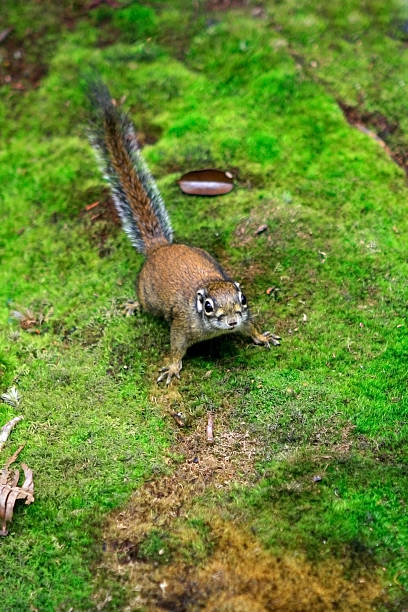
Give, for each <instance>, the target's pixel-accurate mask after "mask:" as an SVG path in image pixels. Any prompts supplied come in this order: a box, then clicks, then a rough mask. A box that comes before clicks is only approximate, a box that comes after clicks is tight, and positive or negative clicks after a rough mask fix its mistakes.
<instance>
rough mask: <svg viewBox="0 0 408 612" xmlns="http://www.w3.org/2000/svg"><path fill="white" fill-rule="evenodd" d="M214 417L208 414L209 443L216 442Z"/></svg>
mask: <svg viewBox="0 0 408 612" xmlns="http://www.w3.org/2000/svg"><path fill="white" fill-rule="evenodd" d="M213 425H214V418H213V415H212V414H211V412H210V414H209V415H208V423H207V442H208V444H213V443H214V432H213Z"/></svg>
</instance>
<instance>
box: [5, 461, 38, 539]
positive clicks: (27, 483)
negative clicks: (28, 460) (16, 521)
mask: <svg viewBox="0 0 408 612" xmlns="http://www.w3.org/2000/svg"><path fill="white" fill-rule="evenodd" d="M21 465H22V468H23V471H24V476H25V478H24V482H23V484H22V486H21V487H19V486H18V481H19V478H20V470H9V469H8V468H3V469H2V471H1V473H0V520H1V522H2V525H1V530H0V535H1V536H6V535H7V534H8V530H7V523H10V522H11V520H12V518H13V512H14V506H15V503H16V501H17V500H18V499H25V503H26V505H28V504H31V503H32V502H33V501H34V495H33V493H34V482H33V472H32V470H30V468H29V467H28V466H27V465H26V464H25V463H22V464H21Z"/></svg>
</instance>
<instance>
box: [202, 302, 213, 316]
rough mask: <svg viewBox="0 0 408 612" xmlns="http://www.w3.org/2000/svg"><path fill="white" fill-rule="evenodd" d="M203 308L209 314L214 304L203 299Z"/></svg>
mask: <svg viewBox="0 0 408 612" xmlns="http://www.w3.org/2000/svg"><path fill="white" fill-rule="evenodd" d="M204 310H205V312H206V313H207V314H209V313H210V312H213V310H214V305H213V303H212V302H210V300H205V304H204Z"/></svg>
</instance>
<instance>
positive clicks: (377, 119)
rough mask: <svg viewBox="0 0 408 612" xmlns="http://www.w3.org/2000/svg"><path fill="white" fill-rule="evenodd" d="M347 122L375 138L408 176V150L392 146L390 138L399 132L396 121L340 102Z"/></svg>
mask: <svg viewBox="0 0 408 612" xmlns="http://www.w3.org/2000/svg"><path fill="white" fill-rule="evenodd" d="M338 104H339V106H340V108H341V110H342V111H343V113H344V116H345V117H346V119H347V121H348V122H349V123H350V124H351V125H353V126H354V127H356V128H357V129H358V130H360V132H363V133H364V134H367V135H368V136H370V138H373V139H374V140H375V141H376V142H378V144H379V145H380V146H381V147H382V148H383V149H384V150H385V151H386V153H387V154H388V155H389V156H390V157H391V158H392V159H393V160H394V161H395V163H397V164H398V165H399V166H401V168H403V170H404V171H405V173H406V174H407V176H408V150H406V148H404V147H403V146H402V145H396V146H394V145H391V143H390V142H389V138H390V136H391V135H392V134H395V133H396V132H398V129H399V126H398V123H397V122H396V121H389V120H388V119H387V118H386V117H385V116H384V115H382V114H381V113H379V112H373V113H369V112H366V111H364V110H363V109H361V108H359V107H357V106H350V105H348V104H345V103H344V102H342V101H341V100H339V101H338Z"/></svg>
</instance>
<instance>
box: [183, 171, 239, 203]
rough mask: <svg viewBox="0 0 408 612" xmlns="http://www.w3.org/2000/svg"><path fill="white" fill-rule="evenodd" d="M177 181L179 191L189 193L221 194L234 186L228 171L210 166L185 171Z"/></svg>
mask: <svg viewBox="0 0 408 612" xmlns="http://www.w3.org/2000/svg"><path fill="white" fill-rule="evenodd" d="M177 182H178V184H179V186H180V189H181V191H183V192H184V193H188V194H190V195H203V196H215V195H223V194H224V193H229V192H230V191H231V190H232V189H233V188H234V183H233V181H232V176H231V174H230V173H229V172H223V171H222V170H215V169H212V168H207V169H206V170H193V171H192V172H187V174H183V176H182V177H181V178H180V179H179V180H178V181H177Z"/></svg>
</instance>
